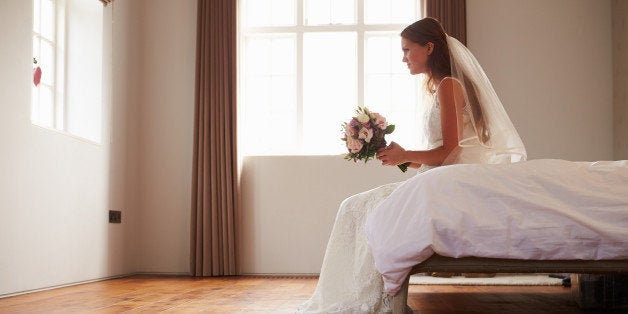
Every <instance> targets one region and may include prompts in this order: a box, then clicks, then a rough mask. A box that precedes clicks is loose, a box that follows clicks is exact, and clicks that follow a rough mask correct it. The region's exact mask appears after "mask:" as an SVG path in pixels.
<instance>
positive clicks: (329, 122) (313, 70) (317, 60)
mask: <svg viewBox="0 0 628 314" xmlns="http://www.w3.org/2000/svg"><path fill="white" fill-rule="evenodd" d="M330 47H333V49H330ZM356 89H357V65H356V34H355V33H353V32H351V33H349V32H342V33H341V32H338V33H305V34H304V37H303V152H304V153H305V154H339V153H342V152H344V151H345V150H346V148H345V147H344V145H343V143H342V141H340V140H339V138H340V137H339V136H340V135H341V132H340V129H341V123H342V122H345V120H348V119H349V118H350V117H351V115H352V114H353V110H354V109H355V107H356V106H357V105H359V104H357V103H356V100H357V92H356Z"/></svg>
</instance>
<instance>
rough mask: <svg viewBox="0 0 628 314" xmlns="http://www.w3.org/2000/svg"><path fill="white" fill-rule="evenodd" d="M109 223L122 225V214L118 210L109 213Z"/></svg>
mask: <svg viewBox="0 0 628 314" xmlns="http://www.w3.org/2000/svg"><path fill="white" fill-rule="evenodd" d="M109 223H113V224H119V223H122V212H121V211H119V210H110V211H109Z"/></svg>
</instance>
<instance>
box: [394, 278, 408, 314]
mask: <svg viewBox="0 0 628 314" xmlns="http://www.w3.org/2000/svg"><path fill="white" fill-rule="evenodd" d="M409 283H410V275H408V277H406V280H405V281H404V282H403V285H402V286H401V289H399V292H397V294H396V295H395V296H394V297H393V308H392V312H393V314H404V313H411V310H410V308H409V307H408V285H409ZM408 310H410V312H408Z"/></svg>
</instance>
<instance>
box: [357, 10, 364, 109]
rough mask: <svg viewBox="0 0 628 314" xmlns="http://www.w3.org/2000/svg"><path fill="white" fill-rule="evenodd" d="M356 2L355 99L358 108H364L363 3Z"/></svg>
mask: <svg viewBox="0 0 628 314" xmlns="http://www.w3.org/2000/svg"><path fill="white" fill-rule="evenodd" d="M356 2H357V16H358V21H357V26H358V29H357V31H356V32H357V54H358V55H357V64H356V68H357V70H358V75H357V79H358V82H357V84H358V86H357V93H358V95H357V99H358V103H357V104H358V105H359V106H365V104H364V84H365V77H364V2H363V1H356Z"/></svg>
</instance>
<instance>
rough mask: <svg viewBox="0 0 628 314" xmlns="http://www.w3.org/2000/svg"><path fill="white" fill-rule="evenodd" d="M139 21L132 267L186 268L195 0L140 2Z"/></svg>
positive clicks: (176, 270)
mask: <svg viewBox="0 0 628 314" xmlns="http://www.w3.org/2000/svg"><path fill="white" fill-rule="evenodd" d="M133 1H136V0H133ZM148 3H150V4H148ZM139 24H140V26H139V27H140V29H141V34H142V36H141V38H140V39H139V42H138V44H139V49H140V51H139V54H140V55H141V61H140V67H141V71H140V75H139V76H138V77H137V79H139V80H141V82H142V83H141V84H142V86H141V96H140V97H141V98H140V99H141V100H140V101H139V102H138V104H139V107H138V113H137V114H138V115H137V116H136V119H135V121H136V123H137V128H138V130H139V139H138V140H139V151H138V154H139V156H138V160H139V164H138V171H139V178H140V181H139V184H138V196H139V206H138V210H139V216H138V219H139V229H138V233H139V237H138V239H139V243H138V247H137V260H136V261H137V269H138V270H139V271H142V272H166V273H188V272H189V256H190V254H189V252H190V204H191V183H192V178H191V174H192V150H193V146H192V143H193V129H194V67H195V62H196V59H195V56H196V1H195V0H185V1H181V0H177V1H171V0H158V1H156V0H144V4H143V9H142V15H141V17H140V20H139Z"/></svg>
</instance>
